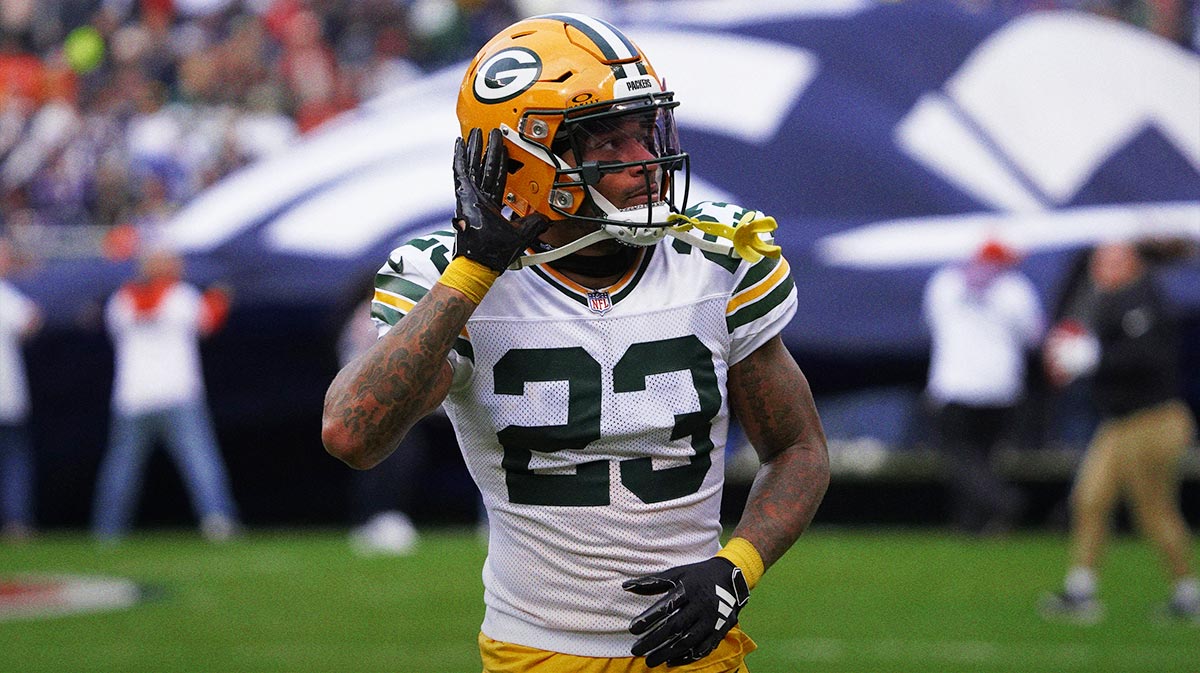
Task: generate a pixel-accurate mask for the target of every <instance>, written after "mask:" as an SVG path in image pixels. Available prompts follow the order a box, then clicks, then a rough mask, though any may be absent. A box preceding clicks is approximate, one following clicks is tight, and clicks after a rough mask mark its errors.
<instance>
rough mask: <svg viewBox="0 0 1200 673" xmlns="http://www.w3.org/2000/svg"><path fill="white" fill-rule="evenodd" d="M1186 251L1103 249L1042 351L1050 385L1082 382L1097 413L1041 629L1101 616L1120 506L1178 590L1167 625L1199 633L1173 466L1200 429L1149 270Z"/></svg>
mask: <svg viewBox="0 0 1200 673" xmlns="http://www.w3.org/2000/svg"><path fill="white" fill-rule="evenodd" d="M1188 252H1189V246H1187V245H1183V244H1179V243H1144V244H1141V245H1135V244H1134V243H1129V242H1114V243H1105V244H1102V245H1100V246H1098V247H1096V248H1095V250H1094V251H1092V252H1091V254H1090V256H1089V257H1088V259H1087V267H1086V276H1081V278H1080V279H1079V282H1075V283H1073V284H1072V285H1073V287H1071V288H1070V289H1069V292H1068V294H1067V296H1066V297H1065V299H1064V302H1065V304H1066V306H1067V309H1066V311H1065V315H1066V317H1065V318H1064V319H1063V320H1062V321H1060V322H1059V323H1057V324H1056V325H1055V327H1054V329H1053V330H1051V333H1050V336H1049V337H1048V339H1047V343H1046V354H1045V362H1046V367H1047V373H1048V375H1049V377H1050V379H1051V381H1052V382H1053V383H1054V384H1056V385H1058V386H1065V385H1067V384H1069V383H1070V382H1071V381H1073V380H1074V379H1076V378H1079V377H1089V378H1090V380H1089V381H1088V383H1089V385H1090V390H1091V396H1092V400H1093V401H1094V403H1095V405H1096V407H1097V410H1098V411H1099V413H1100V417H1101V423H1100V425H1099V427H1098V428H1097V429H1096V431H1095V434H1094V435H1093V437H1092V440H1091V442H1090V443H1089V445H1088V448H1087V451H1086V453H1085V455H1084V458H1083V462H1082V464H1081V465H1080V466H1079V469H1078V472H1077V474H1076V477H1075V483H1074V486H1073V488H1072V490H1071V496H1070V506H1071V553H1070V567H1069V568H1068V570H1067V573H1066V577H1065V579H1064V582H1063V589H1062V591H1061V592H1058V593H1054V594H1049V595H1046V596H1043V597H1042V601H1041V603H1040V605H1039V607H1040V609H1041V612H1042V614H1043V615H1044V616H1046V617H1047V618H1063V619H1069V620H1072V621H1078V622H1083V623H1093V622H1096V621H1098V620H1100V619H1101V618H1102V617H1103V606H1102V605H1101V603H1100V600H1099V598H1098V584H1099V580H1098V571H1099V566H1100V563H1101V560H1102V558H1103V554H1104V549H1105V545H1106V544H1107V542H1108V538H1109V535H1110V528H1111V526H1112V518H1113V514H1114V512H1115V511H1116V508H1117V506H1118V504H1119V503H1120V502H1121V501H1122V500H1124V501H1125V502H1127V503H1128V504H1129V506H1130V510H1131V512H1130V513H1131V514H1132V517H1133V521H1134V523H1135V525H1136V526H1137V527H1138V529H1140V531H1141V533H1142V534H1143V535H1144V536H1146V538H1148V539H1149V541H1150V543H1151V544H1153V545H1154V547H1155V548H1156V549H1157V551H1158V552H1159V554H1160V556H1161V560H1162V562H1163V564H1164V566H1165V568H1166V571H1167V574H1168V576H1169V577H1170V579H1171V582H1172V583H1173V589H1172V592H1171V595H1170V598H1169V600H1168V601H1167V602H1166V604H1165V606H1164V608H1163V610H1162V614H1163V615H1165V616H1167V617H1171V618H1175V619H1181V620H1186V621H1192V622H1200V584H1198V583H1197V578H1196V576H1195V574H1194V572H1193V568H1192V539H1191V534H1190V532H1189V531H1188V527H1187V522H1186V521H1185V519H1184V518H1183V514H1182V512H1181V511H1180V505H1179V479H1180V473H1179V469H1180V461H1181V460H1182V458H1183V456H1184V453H1185V452H1186V450H1187V448H1188V447H1189V446H1190V445H1191V444H1192V442H1193V441H1194V439H1195V437H1196V421H1195V418H1194V416H1193V413H1192V411H1191V409H1190V408H1189V407H1188V406H1187V404H1186V403H1185V402H1184V401H1183V399H1182V398H1181V397H1180V381H1179V365H1180V363H1179V340H1178V334H1177V328H1176V324H1175V319H1174V317H1173V316H1172V314H1171V312H1170V311H1169V309H1168V306H1167V304H1166V302H1165V300H1164V298H1163V294H1162V291H1161V290H1160V289H1159V287H1158V284H1157V283H1156V281H1155V278H1154V276H1153V273H1152V270H1151V267H1150V260H1152V259H1160V258H1169V259H1176V258H1179V257H1181V256H1183V255H1184V254H1185V253H1188Z"/></svg>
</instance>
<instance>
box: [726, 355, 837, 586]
mask: <svg viewBox="0 0 1200 673" xmlns="http://www.w3.org/2000/svg"><path fill="white" fill-rule="evenodd" d="M728 388H729V403H730V406H731V408H732V409H733V413H734V415H735V416H737V419H738V421H739V422H740V423H741V425H742V428H743V429H744V430H745V431H746V437H747V438H748V439H749V440H750V443H751V444H752V445H753V446H754V449H755V451H757V452H758V456H759V459H760V460H761V461H762V466H761V467H760V468H759V470H758V475H757V476H756V477H755V479H754V485H753V487H752V488H751V490H750V497H749V499H748V500H747V502H746V507H745V510H744V511H743V513H742V519H741V521H739V522H738V525H737V528H736V529H734V531H733V535H734V536H735V537H741V538H745V539H746V540H747V541H749V542H750V543H751V544H753V545H754V547H755V549H757V550H758V552H759V554H760V555H761V556H762V560H763V564H764V565H765V566H766V567H768V568H769V567H770V566H771V564H772V563H774V562H775V561H777V560H779V558H780V557H781V556H783V554H784V552H786V551H787V550H788V548H789V547H791V546H792V543H793V542H795V541H796V538H798V537H800V534H801V533H803V532H804V530H805V529H806V528H808V524H809V522H811V521H812V518H813V515H814V514H816V511H817V506H818V505H820V504H821V499H822V498H823V497H824V496H825V489H826V487H827V486H828V485H829V454H828V451H827V449H826V446H825V432H824V430H822V428H821V419H820V418H819V417H818V416H817V408H816V405H815V404H814V403H813V398H812V392H811V390H810V389H809V387H808V380H807V379H805V378H804V374H803V373H802V372H801V371H800V367H798V366H797V365H796V361H795V360H793V359H792V356H791V354H790V353H788V351H787V349H786V348H784V346H783V342H782V341H780V339H779V337H775V338H774V339H771V340H770V341H768V342H767V343H765V344H763V345H762V346H760V347H759V348H758V350H756V351H754V352H753V353H751V354H750V355H749V356H748V357H746V358H745V359H744V360H742V361H741V362H738V363H737V364H736V365H734V366H733V367H731V368H730V370H729V383H728Z"/></svg>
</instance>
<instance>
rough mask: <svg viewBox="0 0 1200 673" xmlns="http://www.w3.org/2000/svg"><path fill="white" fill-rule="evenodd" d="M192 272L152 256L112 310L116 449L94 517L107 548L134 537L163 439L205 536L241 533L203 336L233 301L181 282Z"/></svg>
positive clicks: (170, 257)
mask: <svg viewBox="0 0 1200 673" xmlns="http://www.w3.org/2000/svg"><path fill="white" fill-rule="evenodd" d="M182 272H183V262H182V260H181V259H180V258H179V257H178V256H177V255H175V254H174V253H172V252H169V251H166V250H163V249H158V250H152V251H150V252H147V253H144V254H143V256H142V258H141V259H140V274H139V277H138V278H137V279H135V280H133V281H130V282H129V283H126V284H125V285H123V286H122V287H121V288H120V289H119V290H118V291H117V292H116V293H115V294H113V296H112V297H111V298H110V299H109V301H108V303H107V305H106V306H105V311H104V320H105V325H106V327H107V329H108V333H109V336H110V338H111V339H112V344H113V350H114V354H115V356H116V367H115V381H114V383H113V395H112V424H111V428H110V440H109V447H108V451H107V453H106V454H105V456H104V459H103V461H102V462H101V465H100V475H99V480H98V483H97V486H96V498H95V509H94V511H93V518H92V522H93V523H92V531H93V533H94V534H95V536H96V537H97V538H98V539H100V540H102V541H116V540H118V539H119V538H121V537H122V536H123V535H125V533H126V532H127V531H128V530H129V528H130V526H131V523H132V518H133V508H134V505H135V503H136V500H137V497H138V495H139V493H140V491H141V483H142V475H143V471H144V469H145V464H146V459H147V458H148V457H149V455H150V451H151V449H152V448H154V446H155V444H156V443H157V442H159V441H161V442H162V443H163V444H164V445H165V447H166V449H167V451H168V453H169V454H170V456H171V458H172V460H173V461H174V462H175V465H176V467H177V468H178V469H179V471H180V475H181V476H182V477H183V483H184V485H185V486H186V488H187V490H188V494H189V495H190V496H191V501H192V505H193V507H194V509H195V511H196V513H197V515H198V517H199V519H200V530H201V532H202V533H203V535H204V536H205V537H206V538H207V539H209V540H213V541H222V540H226V539H228V538H229V537H231V536H232V535H234V534H235V533H236V532H237V530H238V527H239V524H238V518H237V511H236V508H235V505H234V501H233V497H232V494H231V492H230V488H229V479H228V477H227V476H226V472H225V464H224V461H223V460H222V458H221V453H220V449H219V448H218V446H217V441H216V435H215V433H214V431H213V427H212V421H211V420H210V418H209V412H208V407H207V403H206V401H205V398H204V395H205V393H204V381H203V372H202V370H201V362H200V350H199V339H200V338H202V337H206V336H208V335H211V334H212V333H213V332H215V331H216V330H217V329H219V328H220V327H221V325H222V324H223V323H224V321H225V318H226V315H227V314H228V310H229V299H228V295H227V293H225V292H224V291H222V290H219V289H216V288H213V289H210V290H208V291H207V292H204V293H201V292H200V291H199V290H197V289H196V288H195V287H193V286H192V285H190V284H188V283H186V282H183V281H182V280H181V277H182Z"/></svg>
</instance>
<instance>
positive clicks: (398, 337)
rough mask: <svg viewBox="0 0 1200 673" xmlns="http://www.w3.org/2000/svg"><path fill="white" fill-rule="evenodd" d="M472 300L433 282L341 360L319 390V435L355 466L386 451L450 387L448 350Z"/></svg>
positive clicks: (370, 462) (366, 463)
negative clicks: (381, 331)
mask: <svg viewBox="0 0 1200 673" xmlns="http://www.w3.org/2000/svg"><path fill="white" fill-rule="evenodd" d="M474 310H475V303H474V302H472V301H471V300H469V299H468V298H467V297H466V296H465V295H463V293H462V292H460V291H458V290H456V289H453V288H450V287H447V286H446V285H443V284H441V283H435V284H434V286H433V289H431V290H430V291H429V293H428V294H427V295H425V297H423V298H422V299H421V301H419V302H417V305H416V306H414V307H413V309H412V311H410V312H409V313H408V315H406V316H404V318H403V319H402V320H400V321H399V322H397V323H396V325H395V327H393V328H392V329H391V330H389V331H388V333H387V334H386V335H384V336H383V338H381V339H380V340H379V341H377V342H375V344H374V345H373V346H372V347H371V348H370V350H368V351H367V352H366V353H364V354H363V355H361V356H359V357H358V358H356V359H355V360H354V361H353V362H351V363H350V364H348V365H346V367H345V368H344V369H342V371H340V372H338V375H337V377H335V378H334V379H333V383H332V384H330V386H329V390H328V391H327V392H326V393H325V410H324V415H323V417H322V419H321V441H322V442H324V444H325V450H326V451H328V452H329V453H330V454H331V455H333V456H335V457H337V458H338V459H340V460H341V461H342V462H344V463H346V464H347V465H349V466H350V467H353V468H355V469H360V470H364V469H367V468H370V467H374V466H375V465H378V464H379V463H380V462H381V461H382V460H383V459H384V458H387V457H388V455H390V454H391V452H392V451H393V450H395V448H396V446H397V445H398V444H400V440H401V439H403V438H404V435H405V434H407V433H408V431H409V429H410V428H412V426H413V424H414V423H416V422H417V421H418V420H420V419H421V418H422V417H423V416H425V415H426V414H428V413H429V412H430V411H433V410H434V409H436V408H437V406H438V405H439V404H441V403H442V400H444V399H446V393H447V392H448V391H449V390H450V381H451V376H452V374H451V370H450V363H449V362H448V361H447V360H446V355H447V354H448V353H449V352H450V347H451V346H452V345H453V344H454V338H455V337H456V336H457V335H458V334H459V332H460V331H462V328H463V326H465V325H466V324H467V318H469V317H470V316H471V313H472V312H474Z"/></svg>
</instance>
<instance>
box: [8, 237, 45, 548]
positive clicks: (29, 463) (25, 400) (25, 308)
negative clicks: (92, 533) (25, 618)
mask: <svg viewBox="0 0 1200 673" xmlns="http://www.w3.org/2000/svg"><path fill="white" fill-rule="evenodd" d="M14 264H15V251H14V249H13V245H12V242H11V241H9V240H8V239H7V238H3V237H0V536H2V537H3V538H4V539H5V540H22V539H25V538H26V537H28V536H29V535H30V533H31V532H32V531H33V451H32V449H31V448H30V441H29V428H28V425H27V422H28V420H29V390H28V384H27V382H26V378H25V362H24V358H23V357H22V354H21V342H22V341H23V340H24V339H27V338H29V337H30V336H32V335H33V334H34V333H35V332H37V331H38V329H39V328H40V327H41V325H42V313H41V311H40V310H39V309H38V307H37V305H36V304H34V303H33V302H32V301H30V300H29V298H27V297H26V296H25V295H23V294H21V292H20V291H19V290H18V289H17V288H15V287H13V285H12V283H10V282H8V281H7V280H6V278H7V277H8V275H9V272H10V271H11V270H12V268H13V265H14Z"/></svg>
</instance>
